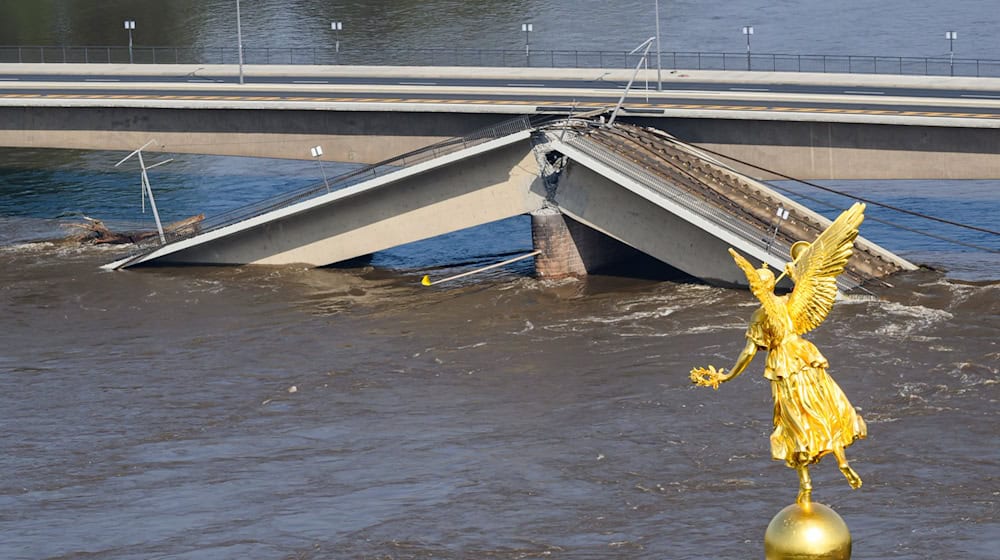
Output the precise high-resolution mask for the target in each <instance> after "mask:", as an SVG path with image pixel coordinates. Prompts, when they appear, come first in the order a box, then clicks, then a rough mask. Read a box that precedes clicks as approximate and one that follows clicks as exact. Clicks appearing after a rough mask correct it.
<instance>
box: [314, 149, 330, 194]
mask: <svg viewBox="0 0 1000 560" xmlns="http://www.w3.org/2000/svg"><path fill="white" fill-rule="evenodd" d="M309 153H310V154H312V157H314V158H316V163H318V164H319V171H320V173H322V174H323V184H324V185H326V192H330V182H329V181H328V180H327V179H326V169H323V161H322V160H321V159H320V158H321V157H323V148H322V147H320V146H313V147H312V148H311V149H310V150H309Z"/></svg>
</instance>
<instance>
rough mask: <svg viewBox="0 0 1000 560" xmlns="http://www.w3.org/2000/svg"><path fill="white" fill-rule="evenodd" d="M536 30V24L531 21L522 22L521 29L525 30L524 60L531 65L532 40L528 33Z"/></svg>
mask: <svg viewBox="0 0 1000 560" xmlns="http://www.w3.org/2000/svg"><path fill="white" fill-rule="evenodd" d="M534 30H535V26H534V25H532V24H530V23H522V24H521V31H524V60H525V64H526V65H528V66H531V41H530V40H529V39H528V35H529V34H530V33H531V32H532V31H534Z"/></svg>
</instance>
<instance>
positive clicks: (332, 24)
mask: <svg viewBox="0 0 1000 560" xmlns="http://www.w3.org/2000/svg"><path fill="white" fill-rule="evenodd" d="M343 28H344V24H343V23H342V22H339V21H333V22H330V29H332V30H333V31H334V37H336V43H334V45H333V52H335V53H337V54H340V30H341V29H343Z"/></svg>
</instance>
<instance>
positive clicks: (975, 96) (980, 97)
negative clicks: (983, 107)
mask: <svg viewBox="0 0 1000 560" xmlns="http://www.w3.org/2000/svg"><path fill="white" fill-rule="evenodd" d="M962 97H971V98H973V99H1000V95H966V94H964V93H963V94H962Z"/></svg>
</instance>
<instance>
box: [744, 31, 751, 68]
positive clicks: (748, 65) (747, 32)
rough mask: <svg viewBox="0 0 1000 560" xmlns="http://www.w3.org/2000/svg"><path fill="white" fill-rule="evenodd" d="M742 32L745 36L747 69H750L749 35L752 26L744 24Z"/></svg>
mask: <svg viewBox="0 0 1000 560" xmlns="http://www.w3.org/2000/svg"><path fill="white" fill-rule="evenodd" d="M743 34H744V35H746V36H747V70H750V36H751V35H753V26H752V25H744V26H743Z"/></svg>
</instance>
